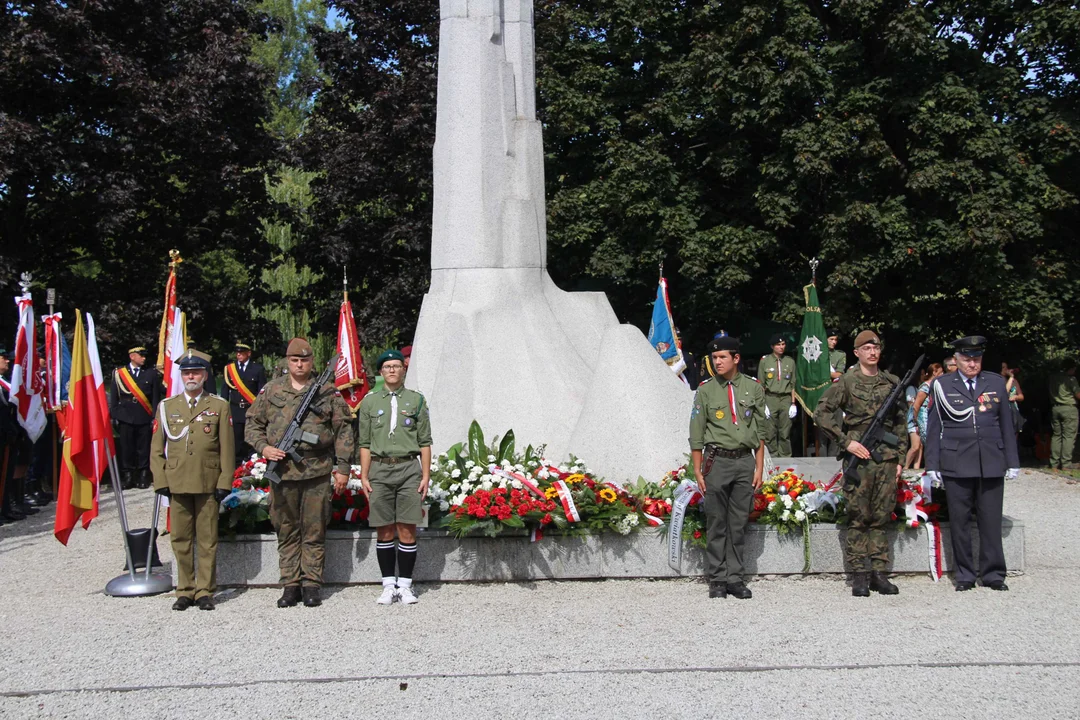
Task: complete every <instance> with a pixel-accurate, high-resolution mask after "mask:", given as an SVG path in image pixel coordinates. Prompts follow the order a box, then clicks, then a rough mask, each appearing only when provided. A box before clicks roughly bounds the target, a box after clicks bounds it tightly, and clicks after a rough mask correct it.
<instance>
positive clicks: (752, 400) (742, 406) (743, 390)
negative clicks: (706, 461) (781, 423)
mask: <svg viewBox="0 0 1080 720" xmlns="http://www.w3.org/2000/svg"><path fill="white" fill-rule="evenodd" d="M729 387H730V390H731V392H729ZM732 395H734V397H735V406H734V408H733V407H732V404H731V396H732ZM764 419H765V391H764V390H762V389H761V385H759V384H757V383H756V382H754V380H753V379H752V378H749V377H747V376H746V375H743V374H742V373H735V377H734V378H732V380H731V382H728V381H727V380H725V379H724V378H722V377H715V378H709V379H707V380H705V381H703V382H702V383H701V384H700V385H698V389H697V393H696V394H695V395H694V409H693V410H692V411H691V413H690V449H691V450H701V449H702V448H703V447H704V446H705V445H719V446H720V447H722V448H723V449H725V450H739V449H742V448H747V449H750V450H757V449H758V447H760V445H761V439H762V435H761V432H760V430H759V429H758V424H759V423H760V422H761V421H762V420H764Z"/></svg>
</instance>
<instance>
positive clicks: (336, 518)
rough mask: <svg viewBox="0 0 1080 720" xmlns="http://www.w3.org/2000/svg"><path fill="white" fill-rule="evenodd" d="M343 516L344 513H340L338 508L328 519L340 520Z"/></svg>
mask: <svg viewBox="0 0 1080 720" xmlns="http://www.w3.org/2000/svg"><path fill="white" fill-rule="evenodd" d="M344 516H345V514H344V513H342V512H341V511H340V510H335V511H334V513H333V514H332V515H331V516H330V519H331V520H333V521H334V522H341V518H343V517H344Z"/></svg>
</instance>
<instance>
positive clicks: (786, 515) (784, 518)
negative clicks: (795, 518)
mask: <svg viewBox="0 0 1080 720" xmlns="http://www.w3.org/2000/svg"><path fill="white" fill-rule="evenodd" d="M780 519H781V520H783V521H784V522H787V521H788V520H790V519H791V513H789V512H788V511H787V510H785V511H784V514H783V515H781V516H780Z"/></svg>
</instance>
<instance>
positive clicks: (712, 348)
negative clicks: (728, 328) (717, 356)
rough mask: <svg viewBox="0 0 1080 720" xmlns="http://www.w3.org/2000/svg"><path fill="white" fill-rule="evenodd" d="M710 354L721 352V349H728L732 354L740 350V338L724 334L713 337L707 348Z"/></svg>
mask: <svg viewBox="0 0 1080 720" xmlns="http://www.w3.org/2000/svg"><path fill="white" fill-rule="evenodd" d="M707 349H708V351H709V354H710V355H712V354H713V353H714V352H720V351H721V350H727V351H728V352H730V353H731V354H732V355H734V354H735V353H737V352H739V339H738V338H733V337H729V336H727V335H724V336H723V337H716V338H713V339H712V342H710V343H709V347H708V348H707Z"/></svg>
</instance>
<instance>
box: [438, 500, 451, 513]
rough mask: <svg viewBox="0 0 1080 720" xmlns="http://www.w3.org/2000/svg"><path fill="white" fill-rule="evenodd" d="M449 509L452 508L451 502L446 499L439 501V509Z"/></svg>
mask: <svg viewBox="0 0 1080 720" xmlns="http://www.w3.org/2000/svg"><path fill="white" fill-rule="evenodd" d="M449 509H450V503H448V502H446V501H445V500H442V501H440V502H439V510H442V511H443V512H446V511H447V510H449Z"/></svg>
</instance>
